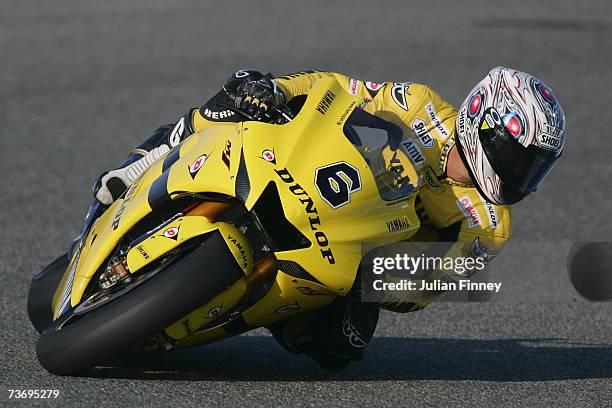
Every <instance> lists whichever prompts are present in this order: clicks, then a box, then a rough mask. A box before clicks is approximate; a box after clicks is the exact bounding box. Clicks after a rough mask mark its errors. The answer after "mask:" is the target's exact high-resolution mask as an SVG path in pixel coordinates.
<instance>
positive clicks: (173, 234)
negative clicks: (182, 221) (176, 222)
mask: <svg viewBox="0 0 612 408" xmlns="http://www.w3.org/2000/svg"><path fill="white" fill-rule="evenodd" d="M179 228H180V227H171V228H168V229H167V230H165V231H164V232H163V233H162V236H164V237H166V238H170V239H173V240H175V241H176V240H178V235H179Z"/></svg>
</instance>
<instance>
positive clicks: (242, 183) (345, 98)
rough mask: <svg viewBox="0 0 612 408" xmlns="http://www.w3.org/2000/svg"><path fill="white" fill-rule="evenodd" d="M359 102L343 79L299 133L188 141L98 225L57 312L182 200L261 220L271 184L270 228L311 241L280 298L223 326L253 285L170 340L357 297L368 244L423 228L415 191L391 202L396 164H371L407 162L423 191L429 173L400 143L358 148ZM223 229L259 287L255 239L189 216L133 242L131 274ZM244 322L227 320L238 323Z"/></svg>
mask: <svg viewBox="0 0 612 408" xmlns="http://www.w3.org/2000/svg"><path fill="white" fill-rule="evenodd" d="M359 102H360V100H359V99H358V98H356V97H354V96H351V95H349V94H348V93H346V92H344V91H343V90H342V88H341V86H340V85H339V84H338V83H337V82H336V81H335V80H334V79H331V78H328V79H323V80H320V81H319V82H317V84H316V85H315V87H314V88H313V89H312V90H311V91H310V92H309V95H308V99H307V101H306V103H305V105H304V106H303V107H302V109H301V111H300V113H299V115H298V116H297V117H296V118H295V119H294V120H293V121H291V122H289V123H288V124H285V125H270V124H264V123H259V122H243V123H238V124H234V123H229V124H218V123H215V124H212V123H211V125H210V127H206V128H204V129H203V130H201V131H199V132H198V133H196V134H194V135H193V136H191V137H190V138H188V139H187V140H186V141H185V142H184V143H183V144H181V145H180V146H178V147H177V148H175V149H174V150H172V151H170V152H169V153H168V154H167V155H165V156H164V157H163V158H161V159H160V160H159V161H157V162H156V163H155V164H154V165H153V166H151V168H149V170H147V171H146V172H145V173H144V174H143V175H142V176H141V177H140V178H139V179H138V180H136V181H135V182H134V183H133V184H132V186H130V188H129V189H128V191H127V192H126V194H125V195H124V196H123V197H122V198H121V199H119V200H117V201H116V202H115V203H114V204H113V205H112V206H111V207H110V208H109V209H108V210H107V211H106V212H105V213H104V214H103V215H102V216H101V217H100V218H99V219H98V220H97V221H96V222H95V223H94V225H93V226H92V228H91V231H90V232H89V234H88V236H87V237H85V238H84V240H83V244H82V248H81V252H80V257H75V259H73V262H78V265H76V268H75V277H74V280H73V281H71V280H70V279H69V276H68V275H69V271H70V270H71V268H69V269H68V271H67V272H66V276H65V277H64V283H63V284H61V285H60V286H59V288H58V292H57V294H56V298H55V299H54V305H53V308H54V312H56V313H57V309H58V307H59V303H60V302H59V298H60V294H61V293H62V292H64V290H65V289H67V290H70V291H71V292H67V293H70V295H71V297H70V302H71V305H73V306H75V305H77V304H78V303H79V302H80V301H81V298H82V296H83V293H84V290H85V288H86V287H87V285H88V284H89V281H90V279H91V277H92V276H93V275H94V273H95V272H96V271H97V270H98V269H99V268H100V266H101V265H104V264H105V262H107V260H108V258H109V256H110V255H111V253H113V251H114V250H115V249H116V248H117V245H118V244H119V242H120V241H121V239H122V238H123V237H124V236H125V235H126V233H128V232H129V231H130V229H132V228H133V227H134V226H135V225H136V224H137V223H138V222H139V221H141V220H142V219H143V218H144V217H145V216H147V215H149V214H150V213H152V212H153V213H155V211H156V210H157V209H158V208H161V207H162V206H164V205H165V204H167V203H168V202H170V201H171V200H173V199H175V198H177V197H179V196H181V195H184V194H185V193H186V192H187V193H197V194H216V195H217V196H225V197H227V196H229V197H237V196H238V197H237V198H239V199H241V200H243V202H244V207H245V209H246V210H247V211H252V214H251V215H253V214H255V215H257V212H258V211H259V210H258V208H260V207H257V206H258V205H259V204H260V203H262V202H263V204H262V205H264V207H265V208H272V207H271V206H268V205H267V202H266V201H265V200H266V199H264V198H262V197H265V196H264V195H263V193H264V192H265V191H270V190H267V189H268V188H271V187H274V188H275V189H276V190H275V191H277V192H278V198H279V199H280V202H281V204H282V205H281V207H282V208H279V209H278V211H276V212H275V213H274V214H273V217H272V219H268V220H267V221H266V222H267V225H262V228H263V229H264V230H265V231H268V229H274V226H275V224H281V223H283V222H285V224H288V225H291V226H292V227H291V228H294V229H297V230H298V231H299V234H301V236H303V237H304V238H305V240H303V239H302V240H300V242H301V243H300V245H298V246H291V245H287V246H283V248H284V249H282V250H281V249H278V248H276V249H275V250H274V251H273V252H274V255H275V257H276V259H277V260H278V266H279V268H278V269H279V270H278V271H277V273H276V277H275V278H274V275H272V279H273V280H268V282H269V284H270V286H269V289H268V290H267V291H266V292H265V293H262V296H261V297H260V298H258V300H257V301H256V302H255V303H254V304H251V305H250V306H248V307H246V308H245V309H243V310H241V311H240V313H239V315H240V316H239V319H238V323H240V324H238V325H237V324H234V326H233V328H230V327H228V326H227V325H226V324H224V323H221V321H222V320H221V319H220V320H219V323H217V321H216V320H217V318H219V317H221V316H225V317H227V316H228V315H227V313H226V312H231V311H232V310H235V309H232V308H233V307H234V306H235V305H237V304H238V302H239V301H240V300H241V299H243V298H244V295H245V294H247V293H248V294H250V293H251V292H249V290H255V289H253V288H249V287H248V285H247V284H246V283H245V279H241V280H239V281H237V282H236V283H235V284H234V285H232V286H231V287H230V288H228V289H227V290H226V291H224V292H223V293H220V294H219V295H217V296H216V297H215V298H213V299H211V300H210V301H208V302H207V303H206V304H205V305H203V306H202V307H200V308H198V309H197V310H194V311H193V312H192V313H191V314H189V315H188V316H185V317H184V318H183V319H180V320H179V321H178V322H177V323H175V324H173V325H171V326H170V327H168V328H166V330H165V332H166V334H167V335H168V336H170V337H171V338H173V339H175V340H177V341H178V343H177V345H178V346H189V345H195V344H199V343H203V342H209V341H213V340H216V339H220V338H223V337H227V336H229V335H233V334H236V333H237V332H238V331H240V330H243V329H244V330H248V328H253V327H258V326H264V325H268V324H270V323H272V322H274V321H277V320H280V319H284V318H286V317H288V316H291V315H294V314H297V313H302V312H305V311H309V310H313V309H317V308H320V307H322V306H324V305H326V304H328V303H330V302H332V301H333V300H334V299H335V298H336V297H338V296H344V295H346V294H347V292H348V291H349V290H350V288H351V287H352V285H353V283H354V280H355V277H356V274H357V269H358V265H359V262H360V260H361V245H362V244H363V243H365V242H378V243H380V242H396V241H399V240H403V239H407V238H409V237H410V236H411V235H413V234H414V232H415V231H417V230H418V229H419V220H418V217H417V216H416V213H415V210H414V200H415V195H414V194H412V195H410V194H406V195H404V196H401V197H397V198H394V199H393V200H391V201H389V198H388V197H387V201H385V200H384V199H383V198H382V194H381V180H383V181H384V183H382V184H384V186H387V184H388V183H387V182H386V181H385V180H387V178H388V177H386V176H387V173H385V171H387V170H385V166H384V165H383V166H382V167H381V169H382V171H381V172H379V171H378V170H376V169H375V168H374V167H375V166H374V165H373V164H372V163H373V160H371V158H380V160H381V162H383V163H384V162H386V161H389V160H396V162H397V163H401V167H402V169H403V170H402V176H405V179H409V180H411V181H412V182H413V183H414V184H416V183H417V181H416V180H417V179H418V176H417V173H416V171H415V169H414V168H413V166H412V165H411V162H410V160H409V159H408V158H407V157H406V156H405V155H399V153H398V154H396V153H395V151H390V150H389V148H388V146H387V147H386V148H382V149H381V150H379V151H376V150H375V149H374V150H368V148H367V147H366V146H364V147H360V148H356V147H355V146H353V145H352V144H351V142H350V141H349V140H348V138H347V137H346V135H345V134H344V130H343V127H344V125H345V122H346V121H347V119H348V118H349V116H350V115H351V113H352V112H353V111H354V110H355V109H357V106H358V105H359ZM400 150H401V149H399V150H398V152H400ZM398 155H399V157H396V156H398ZM364 157H368V160H369V162H366V160H365V158H364ZM337 166H340V167H337ZM342 166H344V167H342ZM336 168H339V169H340V170H338V171H337V172H336V173H334V175H331V176H330V174H331V173H330V174H328V173H327V171H328V170H326V169H336ZM342 169H345V170H346V169H349V170H346V171H345V170H342ZM379 170H380V169H379ZM334 171H335V170H334ZM347 171H348V173H351V174H352V176H351V175H349V174H348V173H347ZM375 174H376V176H375ZM334 177H336V178H334ZM338 177H339V178H338ZM387 181H388V180H387ZM326 183H328V184H326ZM339 183H344V184H346V186H348V187H347V189H348V190H350V194H349V195H348V197H347V199H346V200H345V201H343V202H341V203H338V202H336V201H335V200H333V199H330V197H329V191H336V192H337V191H340V190H341V189H340V185H339ZM385 183H387V184H385ZM326 185H327V186H328V187H326ZM326 188H327V190H326ZM385 188H386V187H385ZM329 189H331V190H329ZM274 194H276V193H274ZM285 220H286V221H285ZM260 221H261V220H260ZM262 223H263V221H262ZM285 224H283V225H285ZM396 226H400V227H396ZM249 228H250V227H249ZM247 229H248V228H247ZM213 231H219V232H220V233H221V234H222V236H223V238H224V239H225V242H226V243H227V246H228V248H229V249H230V250H231V251H232V253H233V255H234V257H235V258H236V261H237V263H238V265H240V267H241V268H242V271H243V272H244V274H245V276H247V278H250V277H251V276H249V275H250V274H251V273H252V272H251V271H252V270H253V269H254V266H253V265H254V259H253V252H252V251H251V246H250V242H249V240H248V239H247V238H246V237H245V235H243V233H241V232H240V231H239V229H237V227H234V226H233V225H231V224H228V223H225V222H211V221H209V220H208V219H206V218H205V217H203V216H190V215H188V214H187V215H183V214H179V215H178V216H176V217H175V218H174V219H171V221H167V222H166V224H163V226H161V227H158V228H157V229H154V230H153V231H150V232H149V233H148V235H146V236H144V237H143V238H142V239H140V240H138V242H137V243H135V244H134V243H132V244H131V245H130V246H129V251H128V254H127V266H128V269H129V270H130V272H132V273H134V272H136V271H139V270H140V269H142V268H144V267H145V266H147V265H148V264H150V263H151V262H153V261H155V260H156V259H159V258H160V257H161V256H162V255H163V254H165V253H167V252H168V251H171V250H172V249H174V248H176V247H178V246H179V245H181V243H183V242H186V241H188V240H190V239H193V238H196V237H198V236H201V235H203V234H208V233H211V232H213ZM249 231H251V230H249ZM278 238H279V239H281V240H282V239H283V238H284V237H283V236H280V237H278ZM272 241H274V240H272ZM280 247H281V246H279V248H280ZM273 249H274V248H273ZM77 258H78V259H77ZM203 262H205V260H203ZM296 270H297V271H298V272H299V273H296ZM253 276H257V275H253ZM69 285H71V287H70V286H69ZM224 314H225V315H224ZM232 316H233V315H232ZM232 319H233V317H232ZM232 319H229V320H228V319H225V320H223V321H225V322H227V321H230V322H231V321H234V322H235V321H236V319H234V320H232ZM238 326H239V327H238ZM237 327H238V328H237ZM239 329H240V330H239Z"/></svg>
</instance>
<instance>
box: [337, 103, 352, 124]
mask: <svg viewBox="0 0 612 408" xmlns="http://www.w3.org/2000/svg"><path fill="white" fill-rule="evenodd" d="M356 104H357V102H355V101H353V102H351V104H350V106H349V107H348V108H347V109H346V110H345V111H344V112H343V113H342V115H340V118H339V119H338V122H336V125H338V126H340V125H342V124H343V123H344V121H345V120H346V118H347V117H348V115H350V113H351V112H352V111H353V108H354V107H355V105H356Z"/></svg>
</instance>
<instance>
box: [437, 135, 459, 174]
mask: <svg viewBox="0 0 612 408" xmlns="http://www.w3.org/2000/svg"><path fill="white" fill-rule="evenodd" d="M454 144H455V141H454V140H453V139H451V140H449V141H448V142H446V144H445V145H444V147H443V148H442V151H441V152H440V161H439V162H438V170H439V171H440V173H443V172H444V167H445V165H446V158H447V157H448V153H449V152H450V151H451V148H452V147H453V145H454Z"/></svg>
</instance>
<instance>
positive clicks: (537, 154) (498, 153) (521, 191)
mask: <svg viewBox="0 0 612 408" xmlns="http://www.w3.org/2000/svg"><path fill="white" fill-rule="evenodd" d="M483 121H484V118H483ZM504 122H508V121H507V120H504V121H500V123H498V124H497V125H495V126H494V127H492V128H491V127H487V126H484V127H485V128H486V129H483V125H482V124H481V126H480V131H479V133H478V135H479V138H480V143H481V144H482V147H483V150H484V153H485V155H486V156H487V159H488V160H489V163H490V164H491V167H492V168H493V170H494V171H495V173H496V174H497V175H498V176H499V178H500V180H501V191H500V193H501V194H500V195H501V196H502V197H508V199H509V200H508V201H515V200H514V199H511V197H518V196H522V197H524V196H525V195H527V194H529V193H531V192H533V191H535V190H536V188H537V186H538V184H540V182H541V181H542V179H543V178H544V177H545V176H546V174H548V172H549V171H550V169H551V168H552V167H553V165H554V164H555V162H556V161H557V159H558V158H559V156H558V155H557V154H556V153H555V152H550V151H547V150H544V149H541V148H538V147H537V146H535V145H530V146H528V147H525V146H523V145H522V144H521V143H520V142H519V141H518V139H517V136H520V135H517V134H516V132H514V131H513V129H509V128H508V127H507V126H506V125H505V124H504ZM522 197H521V198H522ZM516 201H518V200H516ZM516 201H515V202H516Z"/></svg>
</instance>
